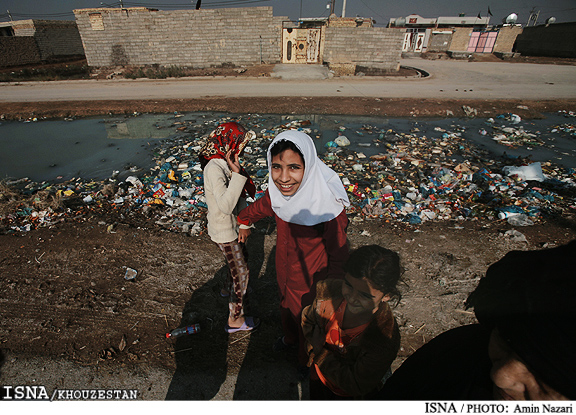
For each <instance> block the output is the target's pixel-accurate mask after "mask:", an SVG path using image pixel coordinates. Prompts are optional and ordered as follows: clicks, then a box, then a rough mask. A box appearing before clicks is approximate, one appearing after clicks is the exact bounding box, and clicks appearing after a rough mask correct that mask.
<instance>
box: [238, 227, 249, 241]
mask: <svg viewBox="0 0 576 415" xmlns="http://www.w3.org/2000/svg"><path fill="white" fill-rule="evenodd" d="M251 233H252V231H251V230H250V229H242V228H240V229H239V230H238V242H240V243H245V242H246V241H247V240H248V237H249V236H250V234H251Z"/></svg>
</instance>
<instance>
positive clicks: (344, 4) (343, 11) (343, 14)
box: [342, 0, 346, 17]
mask: <svg viewBox="0 0 576 415" xmlns="http://www.w3.org/2000/svg"><path fill="white" fill-rule="evenodd" d="M342 17H346V0H344V3H342Z"/></svg>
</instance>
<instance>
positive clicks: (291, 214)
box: [238, 130, 350, 368]
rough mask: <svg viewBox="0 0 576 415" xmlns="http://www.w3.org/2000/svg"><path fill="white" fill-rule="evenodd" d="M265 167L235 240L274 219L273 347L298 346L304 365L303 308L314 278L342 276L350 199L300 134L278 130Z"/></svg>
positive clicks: (241, 216)
mask: <svg viewBox="0 0 576 415" xmlns="http://www.w3.org/2000/svg"><path fill="white" fill-rule="evenodd" d="M268 166H269V179H268V190H267V191H266V194H265V195H264V196H263V197H262V198H260V199H258V200H257V201H256V202H255V203H253V204H252V205H250V206H248V207H247V208H245V209H244V210H242V211H241V212H240V214H239V215H238V222H239V223H240V234H239V240H240V242H244V241H245V240H246V238H247V237H248V235H249V234H250V226H251V225H252V224H253V223H255V222H257V221H259V220H260V219H263V218H265V217H270V216H272V217H274V218H275V220H276V227H277V240H276V277H277V282H278V289H279V294H280V316H281V320H282V329H283V336H282V337H280V338H279V339H278V340H277V342H276V343H275V345H274V349H275V350H276V351H279V350H285V349H288V348H289V347H291V346H298V347H299V364H300V368H305V367H306V362H307V355H306V351H305V349H304V338H303V334H302V328H301V325H300V321H301V312H302V309H303V308H304V307H305V306H307V305H309V304H311V303H312V300H313V299H314V296H315V289H314V287H315V284H316V282H318V281H320V280H322V279H325V278H327V277H332V278H342V277H343V276H344V271H343V265H344V263H345V262H346V260H347V258H348V244H347V238H346V228H347V226H348V218H347V216H346V211H345V207H346V206H348V205H349V204H350V202H349V200H348V196H347V195H346V190H345V189H344V186H343V184H342V182H341V181H340V178H339V177H338V175H337V174H336V173H335V172H334V171H333V170H331V169H330V168H329V167H328V166H326V165H325V164H324V163H323V162H322V161H321V160H320V159H319V158H318V156H317V154H316V147H315V146H314V142H313V141H312V139H311V138H310V137H309V136H308V135H307V134H305V133H303V132H299V131H293V130H290V131H285V132H283V133H280V134H278V136H276V138H275V139H274V140H273V141H272V143H271V144H270V146H269V148H268Z"/></svg>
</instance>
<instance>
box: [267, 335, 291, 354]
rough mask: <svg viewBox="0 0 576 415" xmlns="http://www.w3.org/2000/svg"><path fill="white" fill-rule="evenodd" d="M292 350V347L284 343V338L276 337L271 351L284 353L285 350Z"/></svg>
mask: <svg viewBox="0 0 576 415" xmlns="http://www.w3.org/2000/svg"><path fill="white" fill-rule="evenodd" d="M292 348H294V345H292V344H286V343H284V336H282V337H278V339H277V340H276V342H274V344H273V345H272V350H273V351H274V352H276V353H278V352H285V351H286V350H290V349H292Z"/></svg>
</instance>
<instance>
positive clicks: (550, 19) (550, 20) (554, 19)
mask: <svg viewBox="0 0 576 415" xmlns="http://www.w3.org/2000/svg"><path fill="white" fill-rule="evenodd" d="M555 22H556V18H555V17H554V16H552V17H549V18H547V19H546V24H552V23H555Z"/></svg>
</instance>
